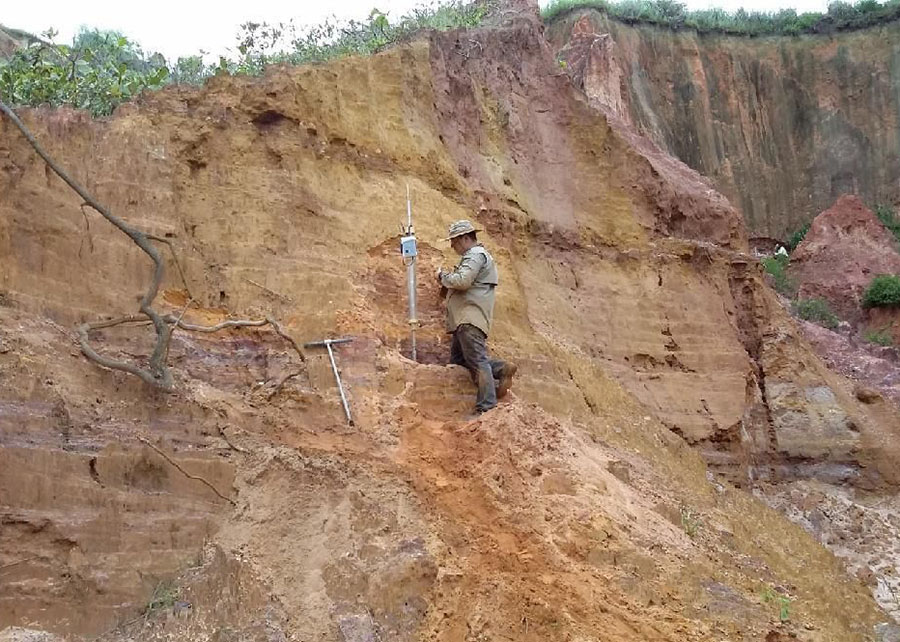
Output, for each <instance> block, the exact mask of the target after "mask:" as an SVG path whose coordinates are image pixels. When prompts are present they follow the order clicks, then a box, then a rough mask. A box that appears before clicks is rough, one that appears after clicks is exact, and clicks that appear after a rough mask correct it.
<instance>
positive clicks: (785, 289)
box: [762, 255, 797, 297]
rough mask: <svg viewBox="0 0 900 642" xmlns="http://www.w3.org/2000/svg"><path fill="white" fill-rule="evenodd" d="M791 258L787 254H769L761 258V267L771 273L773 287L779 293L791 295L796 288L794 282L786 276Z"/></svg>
mask: <svg viewBox="0 0 900 642" xmlns="http://www.w3.org/2000/svg"><path fill="white" fill-rule="evenodd" d="M790 261H791V259H790V258H789V257H787V256H780V255H776V256H769V257H766V258H764V259H763V260H762V265H763V269H764V270H765V271H766V272H768V273H769V274H771V275H772V279H773V280H774V281H775V289H776V290H777V291H778V293H779V294H783V295H784V296H788V297H789V296H792V295H793V294H794V291H795V290H796V289H797V288H796V285H795V284H794V282H793V281H792V280H791V279H790V278H789V277H788V274H787V268H788V265H789V264H790Z"/></svg>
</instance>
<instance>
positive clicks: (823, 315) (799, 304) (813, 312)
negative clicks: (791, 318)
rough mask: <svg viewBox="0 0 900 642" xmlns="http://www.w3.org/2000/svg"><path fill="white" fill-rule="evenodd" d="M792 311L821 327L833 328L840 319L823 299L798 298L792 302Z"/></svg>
mask: <svg viewBox="0 0 900 642" xmlns="http://www.w3.org/2000/svg"><path fill="white" fill-rule="evenodd" d="M793 307H794V313H795V314H796V315H797V316H798V317H800V318H801V319H803V320H804V321H812V322H813V323H816V324H818V325H820V326H822V327H823V328H828V329H829V330H834V329H835V328H836V327H838V323H840V319H838V318H837V315H835V313H834V312H832V311H831V307H830V306H829V305H828V301H826V300H825V299H798V300H797V301H795V302H794V305H793Z"/></svg>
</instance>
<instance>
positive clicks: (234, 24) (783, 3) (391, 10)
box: [0, 0, 827, 60]
mask: <svg viewBox="0 0 900 642" xmlns="http://www.w3.org/2000/svg"><path fill="white" fill-rule="evenodd" d="M549 1H550V0H540V3H541V6H544V5H546V4H548V3H549ZM3 4H4V5H6V6H5V7H4V8H3V9H2V10H0V23H2V24H3V25H5V26H7V27H13V28H16V29H24V30H25V31H29V32H32V33H36V34H40V33H42V32H43V31H46V30H47V29H48V28H49V27H53V28H54V29H56V30H57V31H59V36H57V39H56V40H57V42H61V43H65V42H69V41H71V38H72V36H73V35H74V34H75V32H76V31H77V30H78V27H79V26H81V25H85V26H89V27H97V28H99V29H113V30H116V31H120V32H122V33H123V34H125V35H126V36H128V37H129V38H131V39H132V40H133V41H135V42H137V43H138V44H139V45H141V47H143V49H144V51H147V52H153V51H159V52H161V53H162V54H163V55H164V56H166V58H168V59H170V60H174V59H175V58H177V57H178V56H187V55H192V54H196V53H198V52H199V51H200V50H201V49H202V50H204V51H206V52H209V53H210V54H213V55H218V54H220V53H221V54H225V53H227V51H226V50H227V49H228V48H230V47H233V46H234V44H235V41H236V39H237V38H236V34H237V32H238V26H239V25H240V24H241V23H243V22H247V21H248V20H253V21H256V22H270V23H277V22H281V21H287V20H288V19H290V18H293V19H294V22H295V23H296V24H301V25H302V24H315V23H318V22H321V21H322V20H323V19H324V18H326V17H327V16H329V15H331V14H334V15H336V16H337V17H338V18H357V19H364V18H366V17H367V16H368V15H369V12H370V11H371V10H372V8H373V7H378V9H379V10H381V11H383V12H385V13H387V14H388V15H389V16H390V17H398V16H400V15H402V14H403V13H405V12H406V10H408V9H410V8H411V7H414V6H419V5H422V4H423V2H422V0H332V1H331V2H322V1H321V0H320V1H316V2H310V0H300V2H297V1H296V0H293V1H290V0H265V1H264V2H259V1H257V2H252V1H251V2H247V1H246V0H242V1H240V2H237V1H234V0H218V1H217V2H195V1H192V0H155V1H154V2H129V1H127V0H41V1H40V2H37V1H36V0H4V2H3ZM685 4H686V5H687V6H688V8H689V9H706V8H709V7H722V8H724V9H727V10H735V9H737V8H738V7H740V6H744V7H746V8H747V9H748V10H750V9H752V10H756V11H772V10H778V9H783V8H788V7H792V8H794V9H796V10H797V12H798V13H802V12H804V11H825V9H826V6H827V0H686V2H685Z"/></svg>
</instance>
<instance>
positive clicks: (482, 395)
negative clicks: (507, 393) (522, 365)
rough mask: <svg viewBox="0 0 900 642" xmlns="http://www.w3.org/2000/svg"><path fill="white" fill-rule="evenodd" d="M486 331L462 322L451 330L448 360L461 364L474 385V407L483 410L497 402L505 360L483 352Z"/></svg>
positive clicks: (485, 346)
mask: <svg viewBox="0 0 900 642" xmlns="http://www.w3.org/2000/svg"><path fill="white" fill-rule="evenodd" d="M486 343H487V335H485V333H484V332H482V331H481V330H479V329H478V328H476V327H475V326H474V325H470V324H468V323H463V324H462V325H460V326H458V327H457V328H456V331H455V332H454V333H453V340H452V341H451V343H450V363H453V364H456V365H458V366H465V367H466V368H467V369H468V370H469V373H470V374H471V375H472V381H474V382H475V385H476V386H478V397H477V399H476V402H475V410H476V411H478V412H484V411H485V410H490V409H491V408H493V407H494V406H496V405H497V384H496V382H495V381H494V380H495V379H499V378H500V375H501V373H502V372H503V366H505V365H506V364H505V363H504V362H503V361H501V360H499V359H491V358H490V357H488V354H487V345H486Z"/></svg>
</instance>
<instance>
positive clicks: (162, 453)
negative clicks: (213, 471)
mask: <svg viewBox="0 0 900 642" xmlns="http://www.w3.org/2000/svg"><path fill="white" fill-rule="evenodd" d="M138 440H139V441H141V442H143V443H145V444H147V445H148V446H150V447H151V448H152V449H153V450H155V451H156V452H157V453H159V455H160V456H161V457H162V458H163V459H165V460H166V461H167V462H169V463H170V464H172V465H173V466H174V467H175V468H177V469H178V470H180V471H181V473H182V474H183V475H184V476H185V477H187V478H189V479H194V480H196V481H199V482H202V483H204V484H206V485H207V486H208V487H209V488H210V489H211V490H212V492H214V493H215V494H216V495H218V496H219V497H221V498H222V499H224V500H225V501H226V502H229V503H230V504H231V505H232V506H237V503H236V502H235V501H234V500H233V499H231V498H230V497H225V495H223V494H222V493H220V492H219V489H218V488H216V487H215V486H213V485H212V484H211V483H209V482H208V481H207V480H205V479H204V478H203V477H200V476H199V475H192V474H191V473H189V472H188V471H186V470H185V469H184V468H182V467H181V466H180V465H178V462H176V461H175V460H174V459H172V458H171V457H169V456H168V455H167V454H166V453H165V452H163V451H162V450H160V449H159V448H157V447H156V446H155V445H154V444H153V443H152V442H151V441H150V440H149V439H147V438H146V437H141V436H140V435H138Z"/></svg>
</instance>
